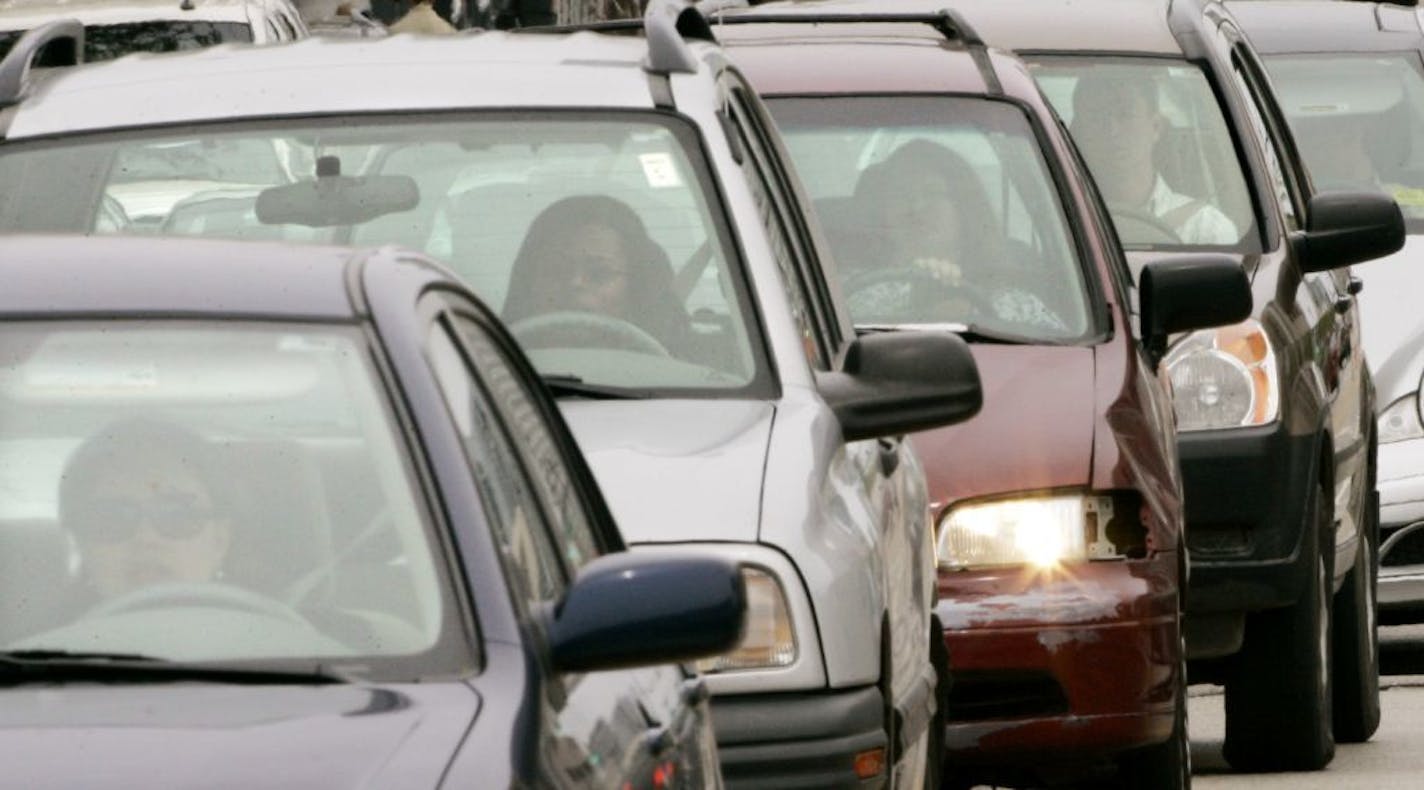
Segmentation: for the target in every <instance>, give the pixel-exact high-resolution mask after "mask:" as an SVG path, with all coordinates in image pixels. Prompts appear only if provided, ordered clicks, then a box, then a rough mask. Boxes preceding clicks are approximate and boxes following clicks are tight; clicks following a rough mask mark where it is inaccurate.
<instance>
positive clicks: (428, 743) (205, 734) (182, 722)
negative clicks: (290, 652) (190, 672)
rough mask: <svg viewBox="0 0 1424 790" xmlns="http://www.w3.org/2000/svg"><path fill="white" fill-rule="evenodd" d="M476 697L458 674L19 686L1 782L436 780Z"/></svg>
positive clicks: (1, 740) (122, 784)
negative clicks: (281, 682)
mask: <svg viewBox="0 0 1424 790" xmlns="http://www.w3.org/2000/svg"><path fill="white" fill-rule="evenodd" d="M478 708H479V698H478V697H477V696H476V695H475V693H474V692H473V691H472V690H471V689H470V688H469V687H468V686H466V685H464V684H460V683H433V684H428V685H425V684H422V685H402V686H391V687H368V686H355V685H333V686H250V685H219V684H206V683H191V684H190V683H177V684H171V685H92V684H70V685H65V686H47V687H36V686H24V687H20V688H13V689H8V690H5V691H4V692H3V702H0V728H3V735H0V765H4V766H5V773H4V779H3V782H4V784H5V785H6V786H9V787H33V788H63V787H110V788H165V787H172V788H189V787H203V788H210V789H211V790H226V788H232V789H233V790H237V789H238V788H244V789H245V788H250V787H262V786H267V787H270V786H277V785H280V786H282V787H301V788H310V789H311V790H323V789H324V788H333V789H334V788H357V787H362V788H364V787H371V788H375V787H427V788H434V787H436V786H438V784H439V782H440V777H441V775H442V773H443V772H444V771H445V769H446V767H447V766H448V765H449V763H450V760H451V758H452V756H453V755H454V754H455V751H456V749H457V748H458V747H459V744H460V741H461V740H462V738H463V737H464V734H465V732H467V731H468V730H469V728H470V723H471V721H472V720H473V719H474V716H475V714H476V712H477V710H478Z"/></svg>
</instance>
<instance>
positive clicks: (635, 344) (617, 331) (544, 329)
mask: <svg viewBox="0 0 1424 790" xmlns="http://www.w3.org/2000/svg"><path fill="white" fill-rule="evenodd" d="M560 329H563V330H573V331H574V332H576V333H577V334H579V335H587V334H588V333H595V337H597V338H598V339H600V340H601V339H602V338H604V337H607V338H609V339H611V340H613V341H614V342H615V343H617V345H618V346H619V347H621V348H626V349H630V350H632V351H641V352H643V353H644V354H656V355H659V356H664V357H670V356H672V352H670V351H668V349H667V346H664V345H663V344H662V342H661V341H659V340H658V339H657V338H656V337H653V336H652V335H650V334H648V332H647V330H645V329H643V328H642V327H640V326H638V325H637V324H634V323H632V322H631V321H625V320H623V319H621V318H614V317H613V316H611V315H604V314H602V313H589V312H585V311H582V310H560V311H558V312H553V313H543V314H541V315H536V316H530V317H529V318H524V319H521V320H519V321H515V322H514V323H512V324H510V326H509V331H510V332H513V333H514V336H515V337H516V338H518V339H519V341H520V342H521V343H526V344H528V345H531V346H537V345H538V344H537V343H536V342H535V341H536V340H537V338H538V336H539V335H540V334H544V333H548V334H555V333H556V332H557V330H560ZM600 333H601V334H600Z"/></svg>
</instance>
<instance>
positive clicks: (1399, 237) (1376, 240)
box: [1293, 191, 1404, 272]
mask: <svg viewBox="0 0 1424 790" xmlns="http://www.w3.org/2000/svg"><path fill="white" fill-rule="evenodd" d="M1293 241H1294V243H1295V244H1294V246H1295V248H1296V260H1297V261H1299V265H1300V269H1301V271H1303V272H1323V271H1327V270H1329V269H1338V268H1340V267H1341V266H1349V265H1350V264H1354V263H1363V262H1364V261H1368V260H1373V259H1375V258H1382V257H1384V256H1386V255H1389V254H1390V253H1392V252H1397V251H1398V250H1399V249H1400V248H1401V247H1403V246H1404V215H1403V214H1401V213H1400V211H1399V204H1398V203H1395V202H1394V199H1393V198H1391V197H1390V196H1389V195H1386V194H1384V193H1382V192H1368V191H1360V192H1347V191H1332V192H1321V193H1320V194H1317V195H1314V196H1313V197H1311V199H1310V206H1309V222H1308V224H1307V226H1306V229H1305V232H1304V233H1301V234H1297V235H1296V236H1295V237H1294V238H1293Z"/></svg>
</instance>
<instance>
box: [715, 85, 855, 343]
mask: <svg viewBox="0 0 1424 790" xmlns="http://www.w3.org/2000/svg"><path fill="white" fill-rule="evenodd" d="M727 111H728V112H729V113H730V118H731V121H732V123H731V126H732V127H734V128H735V129H736V134H737V137H738V142H739V143H740V144H741V147H742V150H743V151H744V152H746V155H745V156H743V157H742V169H743V170H744V171H745V172H746V174H747V183H748V184H749V185H750V187H751V190H752V197H753V198H754V199H755V200H756V203H757V212H758V213H759V214H760V215H761V219H762V225H763V226H764V227H765V228H766V231H767V234H768V236H769V237H770V239H771V248H772V254H773V255H774V256H775V257H776V264H777V267H778V268H779V269H780V270H781V278H782V281H783V283H784V284H785V286H786V295H787V298H788V299H789V300H790V303H791V312H792V315H793V317H794V318H795V319H796V323H797V326H798V327H799V328H800V330H801V339H802V346H803V347H804V348H805V350H806V358H807V361H809V362H810V363H811V366H812V367H813V368H816V369H817V370H828V369H829V368H830V351H829V349H828V348H827V342H826V337H825V335H824V334H823V333H822V331H821V330H820V328H819V326H820V323H819V321H818V319H817V314H816V311H815V307H814V303H813V302H812V300H811V294H810V291H809V287H808V284H807V283H806V281H805V278H804V277H803V275H802V268H801V265H800V264H801V262H803V261H804V260H805V257H806V251H805V250H804V249H803V248H802V247H801V246H800V240H799V239H797V238H796V237H795V234H794V233H793V232H792V227H793V226H792V225H791V222H792V220H791V218H790V207H789V206H788V205H787V204H786V200H785V197H784V196H783V195H781V194H780V193H779V191H778V188H777V187H778V184H777V180H776V176H775V174H774V171H773V170H772V165H771V157H770V154H769V153H768V152H767V151H766V148H765V147H764V146H763V145H762V142H761V140H760V139H759V138H758V135H757V134H756V133H755V131H749V124H750V123H751V118H752V117H753V116H752V114H751V112H750V110H749V109H748V108H747V107H746V105H745V104H744V103H743V101H742V100H741V97H740V96H739V95H738V96H736V98H735V100H734V101H733V102H732V103H731V105H730V106H729V107H728V110H727Z"/></svg>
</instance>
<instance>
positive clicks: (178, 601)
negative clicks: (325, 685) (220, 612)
mask: <svg viewBox="0 0 1424 790" xmlns="http://www.w3.org/2000/svg"><path fill="white" fill-rule="evenodd" d="M185 606H186V607H194V606H195V607H202V608H207V609H229V610H236V611H241V612H246V613H248V614H256V615H261V616H263V617H269V618H272V619H274V620H284V621H286V622H289V623H293V624H295V625H300V626H304V627H307V628H310V627H311V623H309V622H307V619H306V618H305V617H302V616H301V614H299V613H298V612H297V610H295V609H293V608H291V607H290V606H287V605H286V604H284V603H282V602H281V601H278V600H276V599H273V598H268V597H267V596H265V595H260V594H258V593H255V592H252V591H251V590H247V589H244V588H242V587H237V586H234V585H231V584H221V583H218V582H172V583H166V584H155V585H153V586H150V587H144V588H142V589H138V590H134V591H132V592H128V593H124V594H123V595H120V596H118V597H117V598H111V599H109V600H107V601H104V602H103V603H101V604H99V605H98V606H95V607H94V608H93V609H90V610H89V611H88V612H85V613H84V616H83V617H82V618H80V619H81V620H102V619H103V618H105V617H112V616H113V615H118V614H126V613H129V612H141V611H145V610H149V609H165V608H173V607H185Z"/></svg>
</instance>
